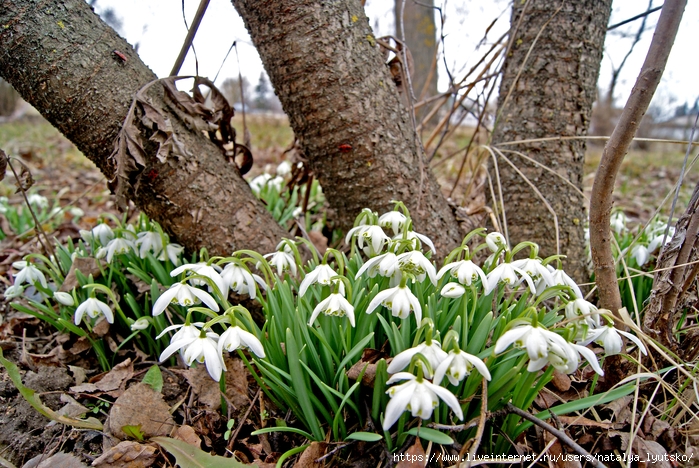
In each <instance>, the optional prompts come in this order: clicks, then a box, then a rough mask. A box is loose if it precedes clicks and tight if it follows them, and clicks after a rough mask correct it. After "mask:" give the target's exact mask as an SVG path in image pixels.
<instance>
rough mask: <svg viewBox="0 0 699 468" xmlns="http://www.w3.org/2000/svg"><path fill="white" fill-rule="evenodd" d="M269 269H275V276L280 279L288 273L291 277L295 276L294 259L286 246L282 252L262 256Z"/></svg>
mask: <svg viewBox="0 0 699 468" xmlns="http://www.w3.org/2000/svg"><path fill="white" fill-rule="evenodd" d="M264 257H265V258H268V259H269V260H267V262H268V263H269V265H270V266H271V267H274V268H276V269H277V276H279V277H280V278H281V277H282V276H283V275H284V272H285V271H288V272H289V273H290V274H291V275H292V276H296V259H295V258H294V255H293V254H292V253H291V251H290V249H289V248H288V247H287V246H284V250H283V251H277V252H272V253H268V254H267V255H265V256H264Z"/></svg>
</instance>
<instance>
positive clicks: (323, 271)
mask: <svg viewBox="0 0 699 468" xmlns="http://www.w3.org/2000/svg"><path fill="white" fill-rule="evenodd" d="M333 276H337V273H335V270H333V269H332V267H331V266H330V265H327V264H325V263H322V264H320V265H318V266H317V267H315V268H314V269H313V271H311V272H309V273H308V274H307V275H306V276H305V278H303V281H301V284H300V285H299V297H301V296H303V295H304V294H306V291H307V290H308V287H309V286H311V285H312V284H315V283H319V284H322V285H324V286H329V285H330V278H332V277H333ZM340 284H342V283H340ZM343 290H344V288H343Z"/></svg>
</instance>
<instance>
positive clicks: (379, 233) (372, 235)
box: [345, 224, 391, 257]
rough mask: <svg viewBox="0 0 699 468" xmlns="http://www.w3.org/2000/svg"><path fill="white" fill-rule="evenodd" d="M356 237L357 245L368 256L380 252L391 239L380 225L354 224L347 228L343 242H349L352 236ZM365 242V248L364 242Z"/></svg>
mask: <svg viewBox="0 0 699 468" xmlns="http://www.w3.org/2000/svg"><path fill="white" fill-rule="evenodd" d="M354 236H356V237H357V246H358V247H359V248H360V249H362V250H364V253H365V254H366V255H367V256H368V257H374V256H376V255H378V254H380V253H381V251H382V250H383V246H384V245H385V244H386V243H387V242H389V241H390V240H391V238H390V237H388V236H387V235H386V233H385V232H384V231H383V229H381V226H376V225H370V224H368V225H362V226H356V227H353V228H352V229H350V230H349V232H348V233H347V236H345V242H346V243H347V244H349V243H350V240H351V239H352V237H354ZM365 242H366V244H367V245H366V248H365V247H364V243H365Z"/></svg>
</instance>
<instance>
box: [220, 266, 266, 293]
mask: <svg viewBox="0 0 699 468" xmlns="http://www.w3.org/2000/svg"><path fill="white" fill-rule="evenodd" d="M221 278H223V281H224V282H225V283H226V287H227V288H231V289H232V290H233V291H235V292H236V294H247V295H249V296H250V299H255V297H257V287H255V282H257V283H258V284H259V285H260V287H262V288H267V284H266V283H265V282H264V280H263V279H262V278H260V277H259V276H258V275H255V274H252V273H250V272H249V271H248V270H247V268H244V267H242V266H240V265H238V264H236V263H229V264H228V265H226V267H225V268H224V269H223V271H222V272H221Z"/></svg>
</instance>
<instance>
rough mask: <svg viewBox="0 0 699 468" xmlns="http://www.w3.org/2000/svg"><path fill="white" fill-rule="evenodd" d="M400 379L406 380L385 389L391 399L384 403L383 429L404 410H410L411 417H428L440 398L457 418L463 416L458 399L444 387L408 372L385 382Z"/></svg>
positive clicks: (385, 429)
mask: <svg viewBox="0 0 699 468" xmlns="http://www.w3.org/2000/svg"><path fill="white" fill-rule="evenodd" d="M400 380H407V382H405V383H402V384H400V385H396V386H394V387H391V388H389V389H388V390H387V391H386V393H387V394H388V395H389V396H390V397H391V400H390V401H389V402H388V405H386V413H385V415H384V420H383V424H382V427H383V430H384V431H387V430H389V429H390V428H391V426H393V424H395V422H396V421H398V418H400V415H401V414H403V412H404V411H406V410H407V411H410V412H411V414H412V415H413V417H418V416H419V417H421V418H422V419H429V418H430V417H432V412H433V411H434V409H435V408H436V407H437V405H438V404H439V400H440V399H441V400H442V401H444V402H445V403H446V404H447V405H448V406H449V407H450V408H451V409H452V411H453V412H454V414H455V415H456V417H457V418H459V420H461V419H463V418H464V415H463V412H462V411H461V406H460V405H459V400H458V399H457V398H456V397H455V396H454V394H453V393H451V392H450V391H449V390H447V389H446V388H444V387H440V386H439V385H434V384H433V383H432V382H430V381H429V380H425V379H421V380H418V378H417V377H415V376H414V375H412V374H410V373H408V372H399V373H397V374H395V375H394V376H392V377H391V378H390V379H388V382H386V383H387V384H389V385H390V384H393V383H396V382H398V381H400Z"/></svg>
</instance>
